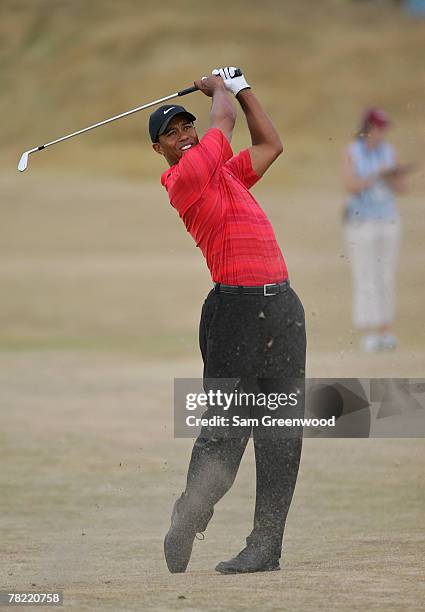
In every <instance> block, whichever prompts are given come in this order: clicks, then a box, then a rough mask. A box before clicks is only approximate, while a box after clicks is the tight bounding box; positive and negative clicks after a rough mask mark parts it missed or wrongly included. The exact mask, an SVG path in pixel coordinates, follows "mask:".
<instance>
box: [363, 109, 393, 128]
mask: <svg viewBox="0 0 425 612" xmlns="http://www.w3.org/2000/svg"><path fill="white" fill-rule="evenodd" d="M364 124H369V125H376V126H378V127H382V128H385V127H388V126H389V125H390V120H389V118H388V115H387V113H386V112H385V111H383V110H381V109H380V108H369V109H368V110H367V111H366V112H365V114H364Z"/></svg>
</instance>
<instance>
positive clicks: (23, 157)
mask: <svg viewBox="0 0 425 612" xmlns="http://www.w3.org/2000/svg"><path fill="white" fill-rule="evenodd" d="M28 153H29V151H25V153H22V155H21V159H20V160H19V164H18V170H19V172H23V171H24V170H26V169H27V166H28Z"/></svg>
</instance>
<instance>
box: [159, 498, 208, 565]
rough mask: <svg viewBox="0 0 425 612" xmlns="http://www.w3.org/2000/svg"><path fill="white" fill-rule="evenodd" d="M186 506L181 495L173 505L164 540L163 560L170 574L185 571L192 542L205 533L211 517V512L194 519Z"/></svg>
mask: <svg viewBox="0 0 425 612" xmlns="http://www.w3.org/2000/svg"><path fill="white" fill-rule="evenodd" d="M188 506H189V503H188V500H187V497H186V495H185V494H184V493H183V494H182V496H181V497H180V498H179V499H178V500H177V501H176V503H175V504H174V508H173V512H172V514H171V526H170V529H169V530H168V533H167V535H166V536H165V540H164V553H165V560H166V562H167V567H168V569H169V570H170V572H171V573H172V574H177V573H182V572H185V571H186V568H187V566H188V563H189V560H190V556H191V554H192V547H193V541H194V539H195V537H196V535H197V534H198V533H202V532H203V531H205V529H206V528H207V525H208V523H209V521H210V519H211V517H212V515H213V510H211V511H208V512H204V513H203V515H202V516H201V517H197V518H196V519H195V518H194V514H193V511H190V510H189V508H188ZM199 539H203V537H202V538H199Z"/></svg>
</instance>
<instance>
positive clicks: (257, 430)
mask: <svg viewBox="0 0 425 612" xmlns="http://www.w3.org/2000/svg"><path fill="white" fill-rule="evenodd" d="M199 341H200V348H201V353H202V357H203V361H204V387H205V388H206V389H207V388H211V387H212V386H213V387H215V388H216V389H217V388H220V389H221V390H224V391H229V390H230V389H229V385H230V386H232V385H233V386H234V387H238V388H239V390H240V391H245V392H252V391H254V392H255V393H257V394H258V393H260V392H261V393H262V394H270V393H284V392H288V393H289V392H290V391H291V390H294V387H297V388H298V391H300V387H303V383H304V379H305V353H306V334H305V320H304V309H303V306H302V304H301V301H300V300H299V298H298V296H297V295H296V293H295V292H294V291H293V289H292V288H289V287H288V290H287V291H286V292H284V293H280V294H278V295H275V296H262V295H246V294H238V295H234V294H223V293H216V292H215V290H212V291H211V292H210V293H209V295H208V296H207V299H206V300H205V302H204V305H203V308H202V315H201V322H200V330H199ZM220 380H222V381H223V382H222V383H220ZM303 391H304V389H303V388H301V393H300V394H299V397H298V400H299V401H298V404H297V409H296V416H303V414H304V394H303ZM215 411H216V408H214V409H213V408H208V409H207V411H206V413H205V414H204V416H206V417H209V416H211V415H212V414H214V413H215ZM235 411H236V412H238V413H239V414H241V411H242V414H241V416H242V417H244V416H251V417H252V416H254V415H255V416H257V417H260V419H259V425H258V426H256V427H252V426H250V425H241V426H239V427H236V428H235V427H227V428H224V429H222V430H220V431H218V430H215V429H214V428H211V427H203V428H202V430H201V433H200V435H199V437H198V438H197V440H196V442H195V444H194V447H193V451H192V457H191V461H190V465H189V470H188V476H187V485H186V491H185V495H184V497H185V500H186V503H187V505H188V508H190V509H191V514H192V515H193V517H194V521H195V526H196V528H197V529H198V530H199V531H202V530H203V529H204V528H205V527H206V524H207V523H208V520H209V519H210V518H211V516H212V513H213V508H214V505H215V504H216V503H217V502H218V501H219V500H220V499H221V498H222V497H223V495H224V494H225V493H226V492H227V491H228V490H229V489H230V487H231V486H232V484H233V482H234V479H235V477H236V474H237V471H238V468H239V464H240V461H241V458H242V455H243V453H244V450H245V447H246V445H247V442H248V440H249V438H250V436H251V435H252V437H253V439H254V447H255V462H256V503H255V515H254V527H253V530H252V532H251V534H250V535H249V536H248V538H247V544H248V545H250V544H252V545H256V546H260V547H266V548H267V549H268V550H269V552H270V555H272V556H275V557H277V558H279V557H280V555H281V548H282V538H283V531H284V527H285V521H286V516H287V514H288V510H289V507H290V504H291V500H292V496H293V493H294V488H295V483H296V480H297V474H298V468H299V462H300V456H301V446H302V429H301V430H299V429H298V430H293V429H292V430H291V431H290V432H289V431H288V430H285V429H283V428H280V427H276V428H270V427H264V426H263V425H262V424H261V417H262V414H264V409H262V408H259V407H258V406H252V405H251V406H249V407H246V408H240V407H238V408H235V407H234V406H232V407H231V411H230V413H229V414H232V413H234V412H235ZM289 412H290V411H289ZM273 416H294V414H293V411H292V413H291V414H289V413H288V409H287V408H286V407H284V408H279V409H278V411H276V412H274V414H273ZM224 430H225V431H224Z"/></svg>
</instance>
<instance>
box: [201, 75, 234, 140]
mask: <svg viewBox="0 0 425 612" xmlns="http://www.w3.org/2000/svg"><path fill="white" fill-rule="evenodd" d="M195 85H196V86H197V87H198V89H199V90H200V91H202V93H204V94H205V95H206V96H208V97H210V98H212V104H211V112H210V127H215V128H218V129H219V130H221V131H222V132H223V134H224V135H225V137H226V138H227V140H228V141H229V142H230V141H231V140H232V133H233V128H234V126H235V121H236V109H235V106H234V104H233V101H232V99H231V97H230V96H229V94H228V93H227V90H226V88H225V86H224V82H223V79H222V78H221V77H219V76H209V77H204V78H203V79H199V81H195Z"/></svg>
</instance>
